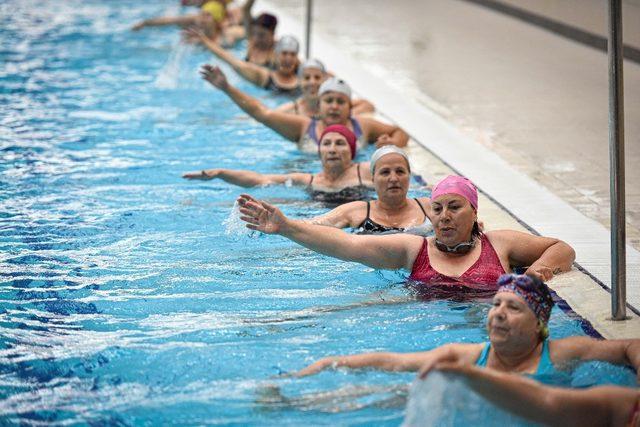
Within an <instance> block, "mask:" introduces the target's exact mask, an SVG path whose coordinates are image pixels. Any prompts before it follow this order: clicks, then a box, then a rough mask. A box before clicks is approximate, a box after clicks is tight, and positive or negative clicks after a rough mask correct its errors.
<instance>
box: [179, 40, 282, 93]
mask: <svg viewBox="0 0 640 427" xmlns="http://www.w3.org/2000/svg"><path fill="white" fill-rule="evenodd" d="M190 34H192V35H193V36H196V37H198V38H199V39H200V41H201V42H202V44H204V45H205V46H206V47H207V49H209V50H210V51H211V52H212V53H213V54H214V55H216V56H217V57H218V58H220V59H222V60H223V61H224V62H226V63H227V64H229V65H231V67H233V69H234V70H235V71H236V72H237V73H238V74H240V75H241V76H242V77H244V78H245V79H247V80H249V81H250V82H251V83H253V84H255V85H257V86H260V87H264V86H265V84H266V83H267V80H268V79H269V70H267V69H266V68H264V67H260V66H258V65H256V64H252V63H250V62H247V61H243V60H241V59H238V58H236V57H235V56H234V55H233V54H232V53H231V52H229V51H228V50H226V49H224V48H223V47H222V46H220V45H219V44H218V43H216V42H215V41H213V40H211V39H210V38H209V37H207V36H206V35H205V34H204V33H203V32H202V31H198V30H191V31H190Z"/></svg>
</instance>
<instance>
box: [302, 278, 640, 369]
mask: <svg viewBox="0 0 640 427" xmlns="http://www.w3.org/2000/svg"><path fill="white" fill-rule="evenodd" d="M498 284H499V285H500V288H499V289H498V292H497V293H496V294H495V296H494V298H493V307H492V308H491V310H489V315H488V319H487V329H488V331H489V342H488V343H481V344H447V345H444V346H442V347H438V348H436V349H434V350H431V351H424V352H419V353H364V354H356V355H351V356H331V357H327V358H324V359H321V360H319V361H317V362H316V363H314V364H312V365H310V366H308V367H306V368H304V369H302V370H301V371H299V372H297V374H296V375H297V376H305V375H311V374H315V373H317V372H319V371H321V370H323V369H325V368H329V367H333V368H335V367H342V366H344V367H348V368H365V367H367V368H377V369H382V370H387V371H420V376H421V377H425V376H426V375H427V374H428V373H429V372H430V371H431V370H432V369H434V367H435V366H436V365H438V364H441V363H445V362H447V363H456V364H459V365H477V366H485V367H489V368H492V369H495V370H497V371H502V372H513V373H519V374H528V375H542V374H544V375H545V376H546V375H549V374H553V373H554V372H555V371H556V370H562V369H563V368H565V367H566V365H567V364H568V363H569V362H580V361H588V360H602V361H606V362H609V363H614V364H619V365H631V366H633V367H634V368H635V369H636V371H638V369H640V340H638V339H631V340H598V339H593V338H589V337H583V336H580V337H578V336H575V337H568V338H563V339H559V340H549V339H548V329H547V324H548V321H549V317H550V314H551V308H552V306H553V299H552V298H551V294H550V291H549V288H547V286H546V285H545V284H544V283H542V282H541V281H540V280H538V279H537V278H535V277H533V276H524V275H521V276H518V275H514V274H505V275H503V276H501V277H500V279H499V281H498ZM638 372H640V371H638Z"/></svg>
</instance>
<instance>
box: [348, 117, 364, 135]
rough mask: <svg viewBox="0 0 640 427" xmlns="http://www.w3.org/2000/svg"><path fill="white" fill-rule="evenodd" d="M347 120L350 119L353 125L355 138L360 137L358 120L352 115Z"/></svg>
mask: <svg viewBox="0 0 640 427" xmlns="http://www.w3.org/2000/svg"><path fill="white" fill-rule="evenodd" d="M349 120H351V126H353V133H354V134H355V136H356V139H358V138H360V136H361V135H362V127H360V122H358V121H357V120H356V119H354V118H353V117H350V118H349Z"/></svg>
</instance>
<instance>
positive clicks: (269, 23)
mask: <svg viewBox="0 0 640 427" xmlns="http://www.w3.org/2000/svg"><path fill="white" fill-rule="evenodd" d="M251 25H256V26H258V27H262V28H266V29H267V30H269V31H271V32H272V33H273V32H275V31H276V26H277V25H278V18H276V17H275V16H273V15H271V14H270V13H262V14H260V15H258V17H256V18H254V19H252V20H251Z"/></svg>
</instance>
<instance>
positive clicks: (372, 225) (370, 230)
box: [358, 199, 428, 234]
mask: <svg viewBox="0 0 640 427" xmlns="http://www.w3.org/2000/svg"><path fill="white" fill-rule="evenodd" d="M413 200H415V201H416V203H417V204H418V206H419V207H420V210H421V211H422V213H423V214H424V217H425V220H426V219H427V218H428V217H427V213H426V212H425V210H424V208H423V207H422V204H421V203H420V201H418V199H413ZM370 213H371V202H367V217H366V218H365V219H364V221H362V224H360V226H358V234H380V233H389V232H396V233H402V232H403V231H405V228H404V227H390V226H387V225H382V224H378V223H377V222H375V221H374V220H372V219H371V217H370V216H369V214H370Z"/></svg>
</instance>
